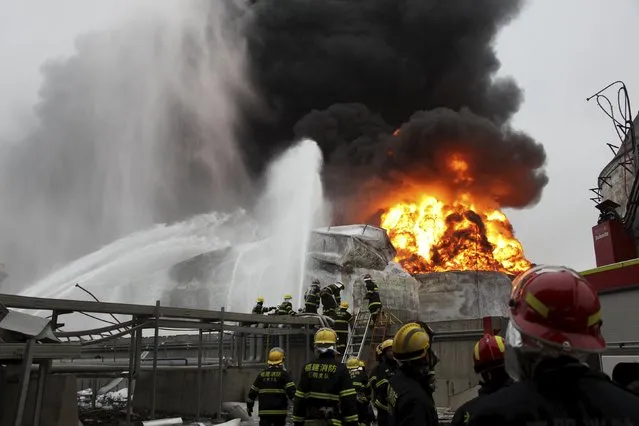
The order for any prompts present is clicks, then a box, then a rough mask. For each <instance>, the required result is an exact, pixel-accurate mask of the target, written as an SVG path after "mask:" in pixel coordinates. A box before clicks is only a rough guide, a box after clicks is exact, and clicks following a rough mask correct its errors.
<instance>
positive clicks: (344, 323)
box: [333, 308, 353, 334]
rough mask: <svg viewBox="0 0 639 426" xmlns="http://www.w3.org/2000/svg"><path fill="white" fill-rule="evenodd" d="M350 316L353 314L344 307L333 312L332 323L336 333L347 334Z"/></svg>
mask: <svg viewBox="0 0 639 426" xmlns="http://www.w3.org/2000/svg"><path fill="white" fill-rule="evenodd" d="M352 318H353V315H352V314H351V313H350V312H348V311H347V310H346V309H341V308H340V309H338V310H337V311H336V312H335V324H334V325H333V330H335V332H336V333H344V334H348V324H349V323H350V322H351V319H352Z"/></svg>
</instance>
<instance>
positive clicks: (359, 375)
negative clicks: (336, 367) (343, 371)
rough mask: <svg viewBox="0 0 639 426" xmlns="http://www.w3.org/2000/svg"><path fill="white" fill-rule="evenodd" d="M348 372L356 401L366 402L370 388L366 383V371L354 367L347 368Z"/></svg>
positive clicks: (368, 398)
mask: <svg viewBox="0 0 639 426" xmlns="http://www.w3.org/2000/svg"><path fill="white" fill-rule="evenodd" d="M348 373H349V374H350V376H351V380H352V381H353V387H354V388H355V392H357V401H359V402H365V403H367V404H368V403H369V402H370V400H371V388H370V385H369V384H368V377H366V373H365V372H364V370H360V369H355V368H353V369H351V370H348Z"/></svg>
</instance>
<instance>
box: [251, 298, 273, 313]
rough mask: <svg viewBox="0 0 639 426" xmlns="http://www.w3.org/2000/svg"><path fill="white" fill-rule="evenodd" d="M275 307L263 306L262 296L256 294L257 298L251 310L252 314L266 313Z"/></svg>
mask: <svg viewBox="0 0 639 426" xmlns="http://www.w3.org/2000/svg"><path fill="white" fill-rule="evenodd" d="M273 309H275V308H272V307H270V308H268V307H265V306H264V296H258V297H257V299H256V300H255V306H254V307H253V310H252V311H251V313H252V314H256V315H262V314H265V313H267V312H268V311H272V310H273Z"/></svg>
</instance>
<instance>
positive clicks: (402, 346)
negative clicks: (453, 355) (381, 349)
mask: <svg viewBox="0 0 639 426" xmlns="http://www.w3.org/2000/svg"><path fill="white" fill-rule="evenodd" d="M429 348H430V337H429V335H428V332H427V331H426V330H425V329H424V328H423V327H422V326H421V325H420V324H418V323H415V322H411V323H408V324H404V325H403V326H402V327H401V328H400V329H399V330H398V331H397V333H396V334H395V337H394V338H393V356H394V357H395V359H397V362H398V363H399V368H398V369H397V373H396V374H395V375H394V376H393V377H391V378H390V383H389V387H388V406H389V413H390V417H391V419H392V423H393V425H395V426H413V425H425V426H433V425H435V426H437V425H439V420H438V418H437V410H436V409H435V402H434V400H433V396H432V390H431V380H432V379H431V377H432V376H431V374H430V373H431V371H432V369H431V366H432V361H431V360H430V354H431V351H429Z"/></svg>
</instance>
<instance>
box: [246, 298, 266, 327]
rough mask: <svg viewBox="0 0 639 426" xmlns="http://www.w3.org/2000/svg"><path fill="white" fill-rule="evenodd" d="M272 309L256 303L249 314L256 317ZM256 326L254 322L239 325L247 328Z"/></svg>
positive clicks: (262, 303)
mask: <svg viewBox="0 0 639 426" xmlns="http://www.w3.org/2000/svg"><path fill="white" fill-rule="evenodd" d="M272 309H273V308H265V307H264V302H257V303H256V304H255V306H254V307H253V310H252V311H251V313H252V314H256V315H264V314H266V313H267V312H268V311H270V310H272ZM256 324H257V323H256V322H244V323H242V324H241V325H242V326H244V327H249V326H251V325H256Z"/></svg>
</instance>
